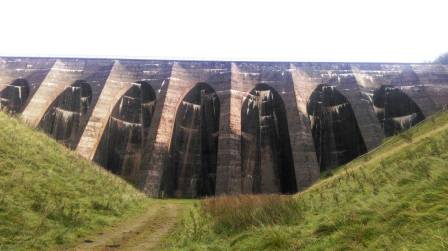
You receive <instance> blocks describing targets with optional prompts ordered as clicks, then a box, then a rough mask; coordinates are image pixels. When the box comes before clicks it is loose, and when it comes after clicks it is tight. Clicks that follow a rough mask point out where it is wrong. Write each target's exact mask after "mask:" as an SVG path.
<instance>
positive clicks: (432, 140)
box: [166, 112, 448, 250]
mask: <svg viewBox="0 0 448 251" xmlns="http://www.w3.org/2000/svg"><path fill="white" fill-rule="evenodd" d="M172 238H173V239H172V240H173V243H171V244H167V246H166V247H167V248H168V249H173V250H177V249H188V250H298V249H304V250H325V249H331V250H365V249H368V250H371V249H386V250H442V249H447V248H448V113H446V112H445V113H440V114H437V115H436V116H433V117H431V118H429V119H428V120H427V121H426V122H424V123H422V124H420V125H418V126H417V127H414V128H413V129H411V130H408V131H407V132H405V133H403V134H401V135H398V136H395V137H393V138H390V139H388V140H387V141H386V142H385V143H384V144H383V145H382V146H381V147H379V148H378V149H375V150H374V151H372V152H370V153H368V154H366V155H365V156H362V157H360V158H358V159H356V160H354V161H352V162H350V163H348V164H347V165H345V166H343V167H341V168H339V169H338V170H336V171H335V172H334V173H333V174H332V175H331V177H328V178H325V179H322V180H321V181H319V182H318V183H316V184H315V185H313V186H312V187H310V188H309V189H308V190H306V191H304V192H302V193H299V194H297V195H294V196H279V195H264V196H235V197H221V198H219V197H218V198H213V199H207V200H203V201H202V202H201V203H200V204H198V205H197V207H196V209H194V210H193V211H191V212H190V215H189V216H188V217H186V218H185V219H184V222H183V227H182V228H179V229H178V230H177V232H176V233H175V234H173V235H172Z"/></svg>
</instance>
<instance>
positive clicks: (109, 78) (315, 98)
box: [0, 57, 448, 198]
mask: <svg viewBox="0 0 448 251" xmlns="http://www.w3.org/2000/svg"><path fill="white" fill-rule="evenodd" d="M447 105H448V66H445V65H439V64H410V63H326V62H321V63H319V62H225V61H175V60H172V61H170V60H132V59H86V58H32V57H29V58H25V57H20V58H19V57H0V108H1V109H2V110H3V111H5V112H8V113H10V114H11V115H13V116H18V117H20V118H21V119H22V120H23V121H24V122H25V123H27V124H28V125H29V126H31V127H35V128H38V129H39V130H41V131H42V132H45V133H46V134H48V135H49V136H51V137H52V138H54V139H55V140H57V141H58V142H60V143H61V144H63V145H65V146H66V147H68V148H70V149H72V150H73V151H75V152H77V153H78V154H79V155H80V156H82V157H84V158H86V159H88V160H91V161H94V162H96V163H97V164H98V165H100V166H102V167H104V168H105V169H107V170H109V171H110V172H112V173H114V174H116V175H118V176H120V177H122V178H123V179H125V180H127V181H128V182H130V183H131V184H133V185H134V186H136V187H137V188H139V189H140V190H142V191H144V192H145V193H146V194H147V195H148V196H151V197H178V198H196V197H205V196H214V195H223V194H239V193H245V194H257V193H283V194H291V193H295V192H298V191H301V190H303V189H305V188H307V187H309V186H310V185H311V184H312V183H313V182H315V181H316V180H317V179H318V178H319V176H320V175H321V173H323V172H329V171H331V169H333V168H335V167H338V166H340V165H343V164H345V163H347V162H349V161H350V160H352V159H354V158H356V157H358V156H361V155H363V154H364V153H366V152H368V151H370V150H372V149H374V148H375V147H377V146H378V145H379V144H381V142H382V141H383V139H384V138H385V137H389V136H392V135H395V134H398V133H400V132H402V131H404V130H406V129H408V128H410V127H412V126H414V125H416V124H417V123H419V122H420V121H422V120H424V119H425V118H426V117H428V116H430V115H432V114H434V113H436V112H437V111H440V110H442V109H445V108H446V106H447Z"/></svg>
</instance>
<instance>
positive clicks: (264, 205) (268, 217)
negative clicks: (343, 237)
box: [200, 194, 300, 233]
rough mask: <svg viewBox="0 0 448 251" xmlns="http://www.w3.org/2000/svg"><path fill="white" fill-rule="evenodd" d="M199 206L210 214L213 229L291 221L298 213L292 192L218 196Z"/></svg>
mask: <svg viewBox="0 0 448 251" xmlns="http://www.w3.org/2000/svg"><path fill="white" fill-rule="evenodd" d="M200 210H201V211H202V212H203V213H204V214H207V215H209V216H210V218H209V219H210V220H211V221H212V222H213V226H214V230H215V231H216V232H218V233H225V232H233V231H243V230H245V229H248V228H250V227H257V226H267V225H288V224H293V223H294V222H296V219H297V217H298V216H299V215H300V203H299V201H298V200H296V199H294V198H293V197H292V196H291V195H278V194H271V195H237V196H219V197H214V198H208V199H205V200H203V201H201V208H200Z"/></svg>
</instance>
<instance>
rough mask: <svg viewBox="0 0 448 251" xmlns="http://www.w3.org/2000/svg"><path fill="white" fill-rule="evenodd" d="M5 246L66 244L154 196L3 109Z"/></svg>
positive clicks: (0, 178) (0, 239) (1, 220)
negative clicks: (9, 114)
mask: <svg viewBox="0 0 448 251" xmlns="http://www.w3.org/2000/svg"><path fill="white" fill-rule="evenodd" d="M0 127H1V129H0V250H29V249H51V248H56V247H58V246H59V247H64V246H67V245H70V244H73V243H74V242H76V241H77V240H78V239H79V238H80V237H82V236H86V235H88V234H90V233H93V232H95V231H97V230H99V229H101V228H102V227H104V226H107V225H110V224H112V223H115V222H117V221H119V220H122V219H124V218H125V217H127V216H130V215H133V214H137V213H140V212H141V211H142V210H143V209H144V208H145V207H146V206H147V204H148V203H150V200H149V199H146V197H145V196H144V195H143V194H141V193H140V192H138V191H137V190H135V189H134V188H133V187H131V186H130V185H128V184H127V183H125V182H124V181H122V180H120V179H119V178H116V177H114V176H113V175H111V174H109V173H107V172H106V171H103V170H102V169H101V168H99V167H97V166H94V165H92V164H91V163H90V162H88V161H86V160H84V159H82V158H80V157H78V156H76V155H75V154H73V153H72V152H70V151H69V150H67V149H66V148H65V147H63V146H61V145H60V144H58V143H56V142H55V141H54V140H52V139H50V138H48V137H47V136H46V135H44V134H43V133H40V132H37V131H35V130H33V129H30V128H28V127H26V126H25V125H23V124H22V123H20V122H19V121H18V120H16V119H13V118H10V117H8V116H7V115H5V114H4V113H1V112H0Z"/></svg>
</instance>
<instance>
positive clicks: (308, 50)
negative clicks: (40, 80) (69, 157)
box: [0, 0, 448, 62]
mask: <svg viewBox="0 0 448 251" xmlns="http://www.w3.org/2000/svg"><path fill="white" fill-rule="evenodd" d="M447 14H448V1H446V0H440V1H437V0H407V1H401V0H339V1H337V0H333V1H332V0H308V1H305V0H304V1H300V0H295V1H294V0H271V1H264V0H254V1H251V0H203V1H202V0H183V1H182V0H178V1H177V0H153V1H151V0H146V1H144V0H142V1H137V0H120V1H113V0H109V1H99V0H97V1H95V0H59V1H58V0H54V1H52V0H29V1H25V0H0V55H3V56H8V55H9V56H72V57H113V58H155V59H215V60H267V61H352V62H353V61H358V62H360V61H362V62H423V61H430V60H433V59H434V58H436V57H437V56H438V55H439V54H441V53H443V52H447V51H448V15H447Z"/></svg>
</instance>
